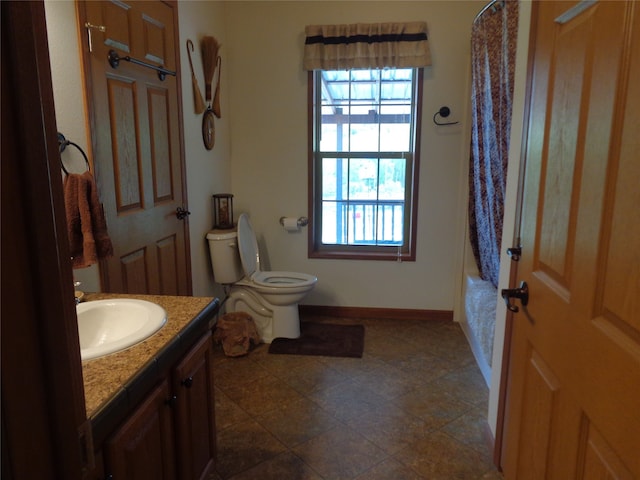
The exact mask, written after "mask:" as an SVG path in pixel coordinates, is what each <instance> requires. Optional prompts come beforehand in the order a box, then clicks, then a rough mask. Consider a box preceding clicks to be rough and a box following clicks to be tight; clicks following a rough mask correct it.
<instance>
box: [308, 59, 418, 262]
mask: <svg viewBox="0 0 640 480" xmlns="http://www.w3.org/2000/svg"><path fill="white" fill-rule="evenodd" d="M415 70H416V74H417V79H416V82H415V91H414V94H415V95H416V107H415V118H414V121H413V131H412V132H411V136H412V139H413V160H412V161H409V163H408V165H407V175H411V178H410V179H409V181H408V182H407V186H408V187H409V188H410V192H406V193H405V208H409V209H410V212H409V214H408V218H409V225H404V235H403V237H404V238H405V239H406V240H405V242H404V245H403V246H402V247H399V246H380V245H335V244H331V245H327V244H323V243H322V225H321V224H322V213H321V212H322V195H321V192H322V178H321V176H320V175H317V171H318V168H317V161H316V152H315V150H314V148H315V145H316V138H317V134H318V132H317V130H316V125H315V121H314V115H315V112H314V104H315V101H316V95H317V93H316V92H315V81H314V78H315V75H316V74H317V72H318V71H317V70H315V71H309V72H308V76H307V108H308V112H307V113H308V115H307V144H308V189H307V191H308V212H309V229H308V257H309V258H326V259H349V260H387V261H389V260H392V261H403V262H404V261H410V262H413V261H415V260H416V243H417V240H416V239H417V228H418V198H419V195H418V194H419V191H418V190H419V189H418V187H419V178H420V143H421V142H420V137H421V135H420V133H421V131H422V129H421V125H422V103H423V92H422V90H423V89H422V86H423V79H424V68H421V67H418V68H415ZM349 155H350V156H351V157H353V158H356V157H357V156H358V153H355V152H353V153H352V152H349ZM320 159H321V157H320Z"/></svg>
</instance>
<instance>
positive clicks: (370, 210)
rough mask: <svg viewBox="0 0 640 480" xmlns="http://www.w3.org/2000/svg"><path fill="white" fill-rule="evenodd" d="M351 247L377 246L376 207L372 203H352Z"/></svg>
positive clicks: (350, 218)
mask: <svg viewBox="0 0 640 480" xmlns="http://www.w3.org/2000/svg"><path fill="white" fill-rule="evenodd" d="M348 215H349V217H348V218H349V224H348V225H349V230H348V243H349V245H375V244H376V228H375V225H376V206H375V204H371V203H357V202H350V203H349V209H348Z"/></svg>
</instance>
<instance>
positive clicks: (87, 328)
mask: <svg viewBox="0 0 640 480" xmlns="http://www.w3.org/2000/svg"><path fill="white" fill-rule="evenodd" d="M76 312H77V314H78V334H79V336H80V357H81V358H82V360H88V359H91V358H97V357H102V356H104V355H108V354H110V353H115V352H119V351H120V350H124V349H125V348H128V347H130V346H132V345H135V344H136V343H139V342H141V341H143V340H145V339H146V338H149V337H150V336H151V335H153V334H154V333H156V332H157V331H158V330H160V328H162V326H163V325H164V324H165V323H166V322H167V312H165V310H164V309H163V308H162V307H161V306H160V305H156V304H155V303H151V302H147V301H145V300H135V299H128V298H116V299H112V300H95V301H92V302H86V303H80V304H79V305H77V306H76Z"/></svg>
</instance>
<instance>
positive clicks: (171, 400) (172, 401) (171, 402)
mask: <svg viewBox="0 0 640 480" xmlns="http://www.w3.org/2000/svg"><path fill="white" fill-rule="evenodd" d="M176 400H178V397H176V396H175V395H171V396H170V397H169V398H167V399H166V400H165V401H164V403H165V404H166V405H169V406H170V407H173V406H174V405H175V404H176Z"/></svg>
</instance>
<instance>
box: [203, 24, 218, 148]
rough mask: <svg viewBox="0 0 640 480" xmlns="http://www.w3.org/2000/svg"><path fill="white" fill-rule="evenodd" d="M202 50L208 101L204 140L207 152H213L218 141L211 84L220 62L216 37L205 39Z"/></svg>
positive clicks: (204, 121) (204, 123)
mask: <svg viewBox="0 0 640 480" xmlns="http://www.w3.org/2000/svg"><path fill="white" fill-rule="evenodd" d="M201 48H202V66H203V69H204V80H205V89H204V90H205V97H206V99H207V103H208V105H207V110H206V111H205V112H204V117H202V139H203V141H204V146H205V148H206V149H207V150H211V149H212V148H213V146H214V144H215V141H216V135H215V133H216V132H215V125H214V113H213V110H212V109H211V98H212V97H211V93H212V92H211V90H212V89H211V84H212V82H213V76H214V74H215V71H216V63H217V61H218V50H219V49H220V44H219V43H218V41H217V40H216V39H215V38H214V37H209V36H207V37H203V38H202V42H201Z"/></svg>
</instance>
